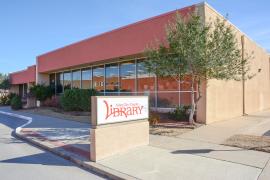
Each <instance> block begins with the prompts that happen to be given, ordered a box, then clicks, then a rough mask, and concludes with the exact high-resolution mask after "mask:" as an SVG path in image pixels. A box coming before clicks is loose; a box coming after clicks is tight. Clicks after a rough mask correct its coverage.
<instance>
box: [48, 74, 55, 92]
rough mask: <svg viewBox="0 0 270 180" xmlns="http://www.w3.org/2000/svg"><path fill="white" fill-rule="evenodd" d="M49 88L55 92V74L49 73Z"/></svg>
mask: <svg viewBox="0 0 270 180" xmlns="http://www.w3.org/2000/svg"><path fill="white" fill-rule="evenodd" d="M49 78H50V88H51V89H52V91H53V92H54V93H55V74H54V73H53V74H50V77H49Z"/></svg>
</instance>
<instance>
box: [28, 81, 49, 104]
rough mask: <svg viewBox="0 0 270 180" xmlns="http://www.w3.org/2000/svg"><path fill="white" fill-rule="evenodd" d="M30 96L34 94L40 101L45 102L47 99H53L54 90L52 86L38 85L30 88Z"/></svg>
mask: <svg viewBox="0 0 270 180" xmlns="http://www.w3.org/2000/svg"><path fill="white" fill-rule="evenodd" d="M30 94H33V95H34V96H35V97H36V99H37V100H39V101H45V100H46V99H47V98H51V97H52V95H53V89H52V88H51V87H50V86H45V85H42V84H37V85H34V86H32V87H31V88H30Z"/></svg>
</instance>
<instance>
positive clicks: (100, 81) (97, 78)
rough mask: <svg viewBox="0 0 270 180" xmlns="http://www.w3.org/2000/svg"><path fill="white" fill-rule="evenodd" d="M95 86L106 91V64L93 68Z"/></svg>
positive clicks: (98, 89) (100, 90)
mask: <svg viewBox="0 0 270 180" xmlns="http://www.w3.org/2000/svg"><path fill="white" fill-rule="evenodd" d="M93 88H94V89H96V90H97V91H99V92H104V66H99V67H95V68H93Z"/></svg>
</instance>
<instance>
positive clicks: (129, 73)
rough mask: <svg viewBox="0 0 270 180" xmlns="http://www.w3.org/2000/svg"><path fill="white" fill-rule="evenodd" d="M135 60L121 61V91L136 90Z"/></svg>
mask: <svg viewBox="0 0 270 180" xmlns="http://www.w3.org/2000/svg"><path fill="white" fill-rule="evenodd" d="M135 66H136V65H135V62H134V61H129V62H123V63H120V91H121V92H135V91H136V87H135V78H136V77H135Z"/></svg>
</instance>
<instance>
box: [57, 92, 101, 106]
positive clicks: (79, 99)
mask: <svg viewBox="0 0 270 180" xmlns="http://www.w3.org/2000/svg"><path fill="white" fill-rule="evenodd" d="M95 95H97V92H96V91H95V90H93V89H90V90H87V89H68V90H65V92H64V93H63V94H62V95H61V97H60V104H61V106H62V108H63V109H64V110H65V111H90V109H91V96H95Z"/></svg>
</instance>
